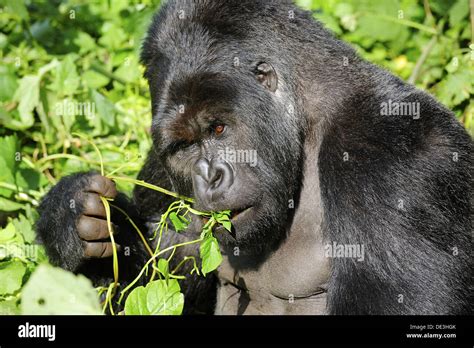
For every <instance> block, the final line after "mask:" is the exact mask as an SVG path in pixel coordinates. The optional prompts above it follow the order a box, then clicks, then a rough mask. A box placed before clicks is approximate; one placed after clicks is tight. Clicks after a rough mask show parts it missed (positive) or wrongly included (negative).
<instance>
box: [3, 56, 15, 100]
mask: <svg viewBox="0 0 474 348" xmlns="http://www.w3.org/2000/svg"><path fill="white" fill-rule="evenodd" d="M17 87H18V82H17V78H16V76H15V73H14V70H13V69H12V68H11V67H10V66H9V65H0V101H10V100H12V99H13V96H14V94H15V91H16V89H17Z"/></svg>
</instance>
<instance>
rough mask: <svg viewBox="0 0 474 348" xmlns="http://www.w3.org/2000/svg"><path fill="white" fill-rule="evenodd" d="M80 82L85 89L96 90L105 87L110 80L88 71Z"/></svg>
mask: <svg viewBox="0 0 474 348" xmlns="http://www.w3.org/2000/svg"><path fill="white" fill-rule="evenodd" d="M82 81H83V82H84V83H85V84H86V85H87V87H89V88H93V89H97V88H101V87H104V86H106V85H107V84H108V83H109V82H110V79H109V78H108V77H106V76H104V75H102V74H99V73H98V72H96V71H94V70H88V71H86V72H85V73H84V74H82Z"/></svg>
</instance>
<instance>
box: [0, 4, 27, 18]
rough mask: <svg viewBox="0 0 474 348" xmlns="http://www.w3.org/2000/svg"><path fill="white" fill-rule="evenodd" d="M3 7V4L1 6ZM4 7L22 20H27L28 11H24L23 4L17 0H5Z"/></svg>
mask: <svg viewBox="0 0 474 348" xmlns="http://www.w3.org/2000/svg"><path fill="white" fill-rule="evenodd" d="M2 5H3V4H2ZM5 5H6V6H7V9H8V11H9V12H12V13H14V14H16V15H17V16H18V17H20V18H21V19H23V20H28V19H29V16H28V11H27V10H26V6H25V2H24V1H18V0H5Z"/></svg>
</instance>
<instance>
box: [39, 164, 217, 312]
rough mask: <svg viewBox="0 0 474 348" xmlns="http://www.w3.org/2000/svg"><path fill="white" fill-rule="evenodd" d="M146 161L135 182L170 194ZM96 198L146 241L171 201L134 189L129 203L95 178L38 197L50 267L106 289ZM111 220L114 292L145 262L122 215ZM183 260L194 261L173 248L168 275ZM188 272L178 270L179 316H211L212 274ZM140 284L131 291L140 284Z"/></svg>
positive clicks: (102, 226) (169, 236) (104, 244)
mask: <svg viewBox="0 0 474 348" xmlns="http://www.w3.org/2000/svg"><path fill="white" fill-rule="evenodd" d="M152 157H153V155H151V156H150V157H149V158H148V159H147V162H146V164H145V166H144V168H143V169H142V171H141V172H140V174H139V178H140V179H142V180H145V181H146V182H149V183H152V184H155V185H158V186H161V187H165V188H169V189H171V187H170V186H171V185H170V184H169V181H168V179H167V176H166V174H165V173H164V172H163V170H162V166H161V165H160V163H157V161H156V159H154V158H152ZM99 194H100V195H102V196H106V197H110V198H114V200H113V202H112V204H113V205H115V206H117V207H119V208H120V209H122V210H124V211H125V212H126V213H127V214H128V216H129V217H130V218H131V219H132V220H133V221H134V223H135V224H136V225H137V226H138V228H139V229H140V230H141V231H142V232H143V233H144V235H145V238H147V239H149V238H150V237H151V236H152V233H153V227H152V225H153V224H152V222H153V220H154V219H155V218H156V217H158V218H159V216H161V213H162V212H163V211H165V210H166V209H167V207H168V205H169V204H170V203H171V202H172V199H171V198H170V197H168V196H164V195H162V194H159V193H157V192H155V191H152V190H149V189H144V188H142V187H137V188H136V189H135V191H134V198H133V199H132V200H130V199H129V198H128V197H126V196H125V195H124V194H122V193H117V191H116V190H115V185H114V184H113V182H111V181H110V180H108V179H106V178H104V177H102V176H100V175H99V174H97V173H95V172H88V173H77V174H74V175H70V176H67V177H64V178H62V179H61V180H60V181H59V183H58V184H57V185H56V186H54V187H53V188H52V189H51V190H50V192H49V193H48V194H47V195H46V196H45V197H44V199H43V200H42V202H41V205H40V207H39V209H38V210H39V213H40V218H39V220H38V222H37V224H36V230H37V233H38V239H39V241H40V242H41V243H43V244H44V246H45V248H46V252H47V254H48V257H49V259H50V261H51V263H52V264H54V265H57V266H59V267H62V268H64V269H67V270H69V271H72V272H75V273H81V274H84V275H85V276H87V277H88V278H89V279H91V280H92V281H93V283H94V285H95V286H101V285H102V286H107V285H109V284H110V283H111V282H112V281H113V265H112V257H111V255H112V247H111V244H110V241H109V240H108V237H109V235H108V229H107V227H106V222H105V210H104V208H103V205H102V203H101V202H100V199H99ZM140 209H142V210H140ZM111 220H112V223H113V229H114V238H115V241H116V242H117V244H119V245H120V249H119V253H118V260H119V282H120V288H123V287H124V286H126V285H127V284H128V283H129V282H130V281H132V280H133V279H135V277H136V276H137V275H138V273H139V271H140V270H141V269H142V267H143V266H144V264H145V262H146V261H147V260H148V258H149V257H150V256H149V254H148V253H147V252H146V249H145V247H144V245H143V243H142V241H141V239H140V237H139V235H138V233H137V232H136V230H135V228H134V227H133V226H132V225H131V223H130V222H129V221H128V219H127V218H126V217H125V215H124V214H123V213H122V212H120V211H119V210H117V209H114V208H112V209H111ZM188 238H189V237H188V236H186V234H185V233H182V234H177V233H175V232H174V231H169V232H168V233H166V234H165V235H164V236H163V238H162V243H161V246H162V248H166V247H167V246H171V245H175V244H177V243H181V242H183V241H185V240H187V239H188ZM185 256H196V257H198V256H199V251H198V248H197V247H194V246H193V247H191V246H190V247H187V248H177V249H176V253H175V256H174V257H173V261H174V263H173V262H172V264H171V265H170V267H171V269H173V268H174V267H176V265H177V263H178V262H180V261H181V260H182V259H183V257H185ZM189 267H190V265H189V263H188V264H185V265H184V266H183V268H181V269H180V274H187V279H186V280H185V281H181V282H180V284H181V287H182V291H183V292H184V294H185V301H186V308H185V312H186V313H212V311H213V309H214V308H213V307H214V302H215V290H216V289H215V285H216V283H215V282H216V279H215V277H214V275H212V274H210V275H208V276H207V277H206V278H204V277H198V276H196V275H189V271H190V268H189ZM143 278H144V277H142V281H141V282H139V283H138V284H137V285H142V284H143V283H144V282H145V279H143Z"/></svg>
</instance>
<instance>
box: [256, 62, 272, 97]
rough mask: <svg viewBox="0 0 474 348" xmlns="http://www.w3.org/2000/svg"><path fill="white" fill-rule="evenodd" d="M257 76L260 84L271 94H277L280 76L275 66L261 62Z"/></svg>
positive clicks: (257, 67) (257, 69)
mask: <svg viewBox="0 0 474 348" xmlns="http://www.w3.org/2000/svg"><path fill="white" fill-rule="evenodd" d="M255 75H256V76H257V80H258V82H260V83H261V84H262V85H263V86H264V87H265V88H267V89H268V90H269V91H271V92H275V91H276V90H277V87H278V76H277V74H276V71H275V69H274V68H273V66H271V65H270V64H268V63H266V62H260V63H258V64H257V66H256V67H255Z"/></svg>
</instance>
